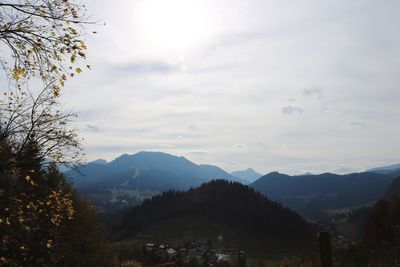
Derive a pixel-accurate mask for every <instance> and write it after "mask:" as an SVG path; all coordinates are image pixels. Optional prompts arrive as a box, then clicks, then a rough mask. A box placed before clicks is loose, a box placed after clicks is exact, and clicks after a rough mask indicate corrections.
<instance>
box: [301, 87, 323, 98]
mask: <svg viewBox="0 0 400 267" xmlns="http://www.w3.org/2000/svg"><path fill="white" fill-rule="evenodd" d="M302 92H303V96H316V97H318V98H322V90H321V89H319V88H317V87H310V88H304V89H303V90H302Z"/></svg>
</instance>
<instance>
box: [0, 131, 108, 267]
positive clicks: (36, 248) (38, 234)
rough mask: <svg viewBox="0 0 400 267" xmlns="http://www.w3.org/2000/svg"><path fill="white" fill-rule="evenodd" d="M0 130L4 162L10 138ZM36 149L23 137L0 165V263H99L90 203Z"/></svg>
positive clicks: (101, 249)
mask: <svg viewBox="0 0 400 267" xmlns="http://www.w3.org/2000/svg"><path fill="white" fill-rule="evenodd" d="M0 130H1V129H0ZM0 135H1V139H0V161H1V162H3V163H4V162H9V161H10V160H9V159H10V155H15V152H14V151H13V149H12V148H13V143H12V142H10V139H9V138H7V136H6V135H4V132H1V131H0ZM38 149H39V148H38V146H37V144H36V143H35V142H34V141H32V140H31V139H28V145H26V146H25V149H24V150H23V151H21V152H20V155H19V156H18V157H17V158H13V160H12V162H13V164H10V165H8V166H7V165H2V168H1V169H0V188H1V189H0V207H1V209H0V226H1V227H0V265H6V266H54V265H58V266H60V265H61V266H62V265H64V266H74V265H77V264H79V263H80V262H86V263H87V265H86V266H102V265H101V264H103V261H105V260H104V257H107V256H108V255H107V244H106V242H105V237H104V234H103V232H102V230H101V228H100V226H99V225H98V223H97V222H96V219H95V218H96V217H95V211H94V209H93V208H92V207H91V206H90V204H89V203H88V202H87V201H86V200H82V199H80V198H79V197H78V196H76V195H75V194H74V192H73V190H72V189H71V187H70V186H69V185H68V184H67V183H66V181H65V179H64V177H63V175H62V174H61V173H60V172H59V171H58V169H57V167H56V165H55V164H50V165H49V166H47V167H45V166H44V165H43V160H44V159H43V158H41V157H38V155H39V154H40V153H38ZM14 163H17V164H14ZM91 244H96V245H91ZM82 248H84V249H82ZM108 258H109V259H110V258H111V257H108ZM104 266H107V264H104Z"/></svg>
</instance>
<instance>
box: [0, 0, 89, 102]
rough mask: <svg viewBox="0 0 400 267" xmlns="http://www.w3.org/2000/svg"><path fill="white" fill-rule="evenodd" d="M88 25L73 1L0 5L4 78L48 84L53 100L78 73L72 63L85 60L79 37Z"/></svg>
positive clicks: (82, 9)
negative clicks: (31, 79) (5, 76)
mask: <svg viewBox="0 0 400 267" xmlns="http://www.w3.org/2000/svg"><path fill="white" fill-rule="evenodd" d="M90 23H93V21H92V20H91V19H90V18H89V17H88V15H87V10H86V7H85V5H84V4H81V3H80V2H78V1H77V0H8V1H1V2H0V43H1V44H2V45H0V50H1V51H2V52H3V54H1V56H0V63H1V64H2V65H3V69H4V70H5V73H6V75H7V76H8V77H10V78H12V79H14V80H16V81H20V80H26V79H28V78H31V77H38V78H40V79H42V80H43V81H44V82H45V83H46V84H48V83H52V91H53V93H54V94H55V95H56V96H57V95H58V94H59V91H60V89H61V87H62V86H64V83H65V81H66V80H67V79H68V77H72V76H74V75H75V74H76V73H80V72H81V71H82V68H81V67H79V66H77V65H76V63H77V62H78V61H79V59H85V58H86V44H85V41H84V40H83V38H82V37H83V36H84V34H85V33H86V31H85V25H87V24H90ZM7 49H8V51H9V53H4V52H6V51H7ZM87 67H88V68H89V65H87Z"/></svg>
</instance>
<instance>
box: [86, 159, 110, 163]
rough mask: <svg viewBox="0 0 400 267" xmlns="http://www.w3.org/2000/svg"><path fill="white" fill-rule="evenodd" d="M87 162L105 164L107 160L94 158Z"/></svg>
mask: <svg viewBox="0 0 400 267" xmlns="http://www.w3.org/2000/svg"><path fill="white" fill-rule="evenodd" d="M89 163H90V164H107V163H108V162H107V160H105V159H96V160H93V161H91V162H89Z"/></svg>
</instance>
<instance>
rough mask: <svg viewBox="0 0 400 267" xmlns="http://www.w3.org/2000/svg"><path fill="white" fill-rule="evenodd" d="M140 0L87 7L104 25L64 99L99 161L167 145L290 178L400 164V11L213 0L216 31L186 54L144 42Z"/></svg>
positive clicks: (102, 1)
mask: <svg viewBox="0 0 400 267" xmlns="http://www.w3.org/2000/svg"><path fill="white" fill-rule="evenodd" d="M141 1H143V0H138V1H130V0H121V1H119V2H118V5H116V4H115V3H114V2H110V1H106V0H99V1H97V0H96V1H94V0H91V1H89V3H88V8H89V10H90V11H91V12H92V13H93V15H94V16H96V17H98V18H100V19H103V20H104V22H106V24H107V25H106V26H105V27H99V28H98V29H97V28H96V30H97V31H98V32H99V33H98V34H97V35H96V36H94V37H90V38H89V39H88V47H89V49H88V55H89V62H88V63H89V64H91V65H92V71H87V72H85V73H83V74H82V75H79V76H78V77H76V78H74V79H72V80H71V81H70V82H68V84H67V87H66V88H65V91H64V96H63V99H64V101H65V103H66V105H67V107H68V108H72V109H73V110H74V111H76V112H78V113H79V114H80V117H79V119H80V120H81V121H80V125H81V126H82V127H81V128H82V133H81V134H82V136H83V137H85V140H86V145H87V154H88V156H89V158H90V159H94V158H108V159H110V158H112V157H114V156H117V155H118V154H119V153H124V152H128V153H134V152H137V151H139V150H151V149H152V150H157V149H158V150H162V149H166V150H167V151H168V152H170V153H175V154H178V155H187V156H188V158H189V159H190V158H191V157H194V156H195V159H196V161H198V162H200V163H201V162H205V163H212V164H217V165H221V167H225V168H227V169H229V168H231V165H230V164H229V163H228V162H233V161H234V162H236V165H235V168H247V167H253V168H256V169H259V170H262V171H267V170H268V171H271V170H286V171H291V170H292V171H293V172H300V171H303V170H304V171H311V172H320V171H324V170H333V169H335V168H336V166H348V167H349V168H356V169H359V168H362V167H363V166H365V167H372V166H373V165H374V164H375V163H378V162H379V164H381V163H382V162H388V163H392V162H396V161H399V158H398V151H399V149H400V143H399V142H397V141H396V140H397V139H398V136H399V135H400V125H399V123H398V118H399V117H400V108H399V105H398V103H399V102H400V92H399V90H398V84H399V83H400V75H399V73H398V70H399V69H400V58H399V57H398V54H399V53H400V51H399V47H400V37H398V34H397V32H396V29H398V28H399V27H400V17H399V16H398V14H397V10H399V9H400V2H396V1H389V2H385V4H382V3H380V2H379V3H378V2H373V1H352V2H349V1H345V0H339V1H331V2H322V1H316V0H302V1H296V2H290V3H289V2H282V1H277V0H268V1H264V0H249V1H239V0H221V1H211V0H204V1H202V2H203V3H204V5H206V6H207V7H208V10H209V11H210V12H211V13H212V16H213V18H212V19H213V20H214V19H216V18H217V23H216V24H215V29H214V28H211V29H210V31H211V32H212V34H210V35H207V38H204V39H203V40H201V42H198V43H195V44H194V45H192V46H190V47H189V48H185V49H178V50H176V49H170V48H167V47H163V46H158V47H155V46H154V44H152V43H150V42H149V40H148V39H146V38H145V37H146V36H144V35H145V34H144V32H143V31H145V29H144V28H142V27H141V22H140V19H139V18H140V16H139V14H138V12H140V9H138V8H136V7H137V5H138V4H140V2H141ZM211 13H210V14H211ZM207 19H208V18H207V17H204V20H207ZM183 66H184V69H185V71H182V70H183V68H182V67H183ZM299 88H305V89H304V90H302V91H301V92H300V91H299ZM321 88H323V89H321ZM315 98H316V99H317V100H318V101H315ZM288 99H289V102H290V103H288ZM294 100H295V101H294ZM288 104H289V105H288ZM305 111H307V112H305ZM282 113H283V114H284V115H290V114H291V115H292V116H283V115H282ZM299 114H301V116H295V115H299ZM352 123H353V124H352ZM354 123H362V124H365V125H368V127H363V128H365V129H364V130H362V131H358V132H357V135H355V134H354V128H357V127H358V128H361V127H362V125H361V124H357V125H355V124H354ZM87 125H93V126H95V127H97V128H98V129H101V131H97V132H96V131H88V129H87ZM179 136H183V137H184V138H179ZM238 140H242V141H241V142H244V143H245V144H246V149H245V150H243V149H242V150H240V149H236V148H235V147H233V146H232V144H237V142H238ZM160 144H161V145H160ZM162 144H164V145H162ZM172 144H173V146H172ZM260 144H265V145H263V146H261V145H260ZM237 145H240V144H237ZM283 145H285V146H286V149H281V147H282V146H283ZM203 151H207V153H204V154H202V153H197V154H194V153H191V152H203ZM371 151H373V153H372V152H371ZM322 159H323V160H322Z"/></svg>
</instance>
